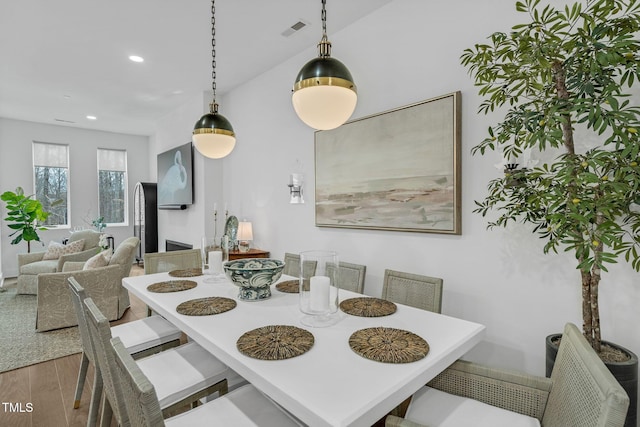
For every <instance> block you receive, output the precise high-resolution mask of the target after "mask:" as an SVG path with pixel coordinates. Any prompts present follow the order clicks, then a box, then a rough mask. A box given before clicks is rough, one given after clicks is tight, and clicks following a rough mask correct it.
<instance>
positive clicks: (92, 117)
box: [87, 116, 97, 120]
mask: <svg viewBox="0 0 640 427" xmlns="http://www.w3.org/2000/svg"><path fill="white" fill-rule="evenodd" d="M87 119H89V120H96V119H97V117H96V116H87Z"/></svg>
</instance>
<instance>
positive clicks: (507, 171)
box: [494, 148, 538, 187]
mask: <svg viewBox="0 0 640 427" xmlns="http://www.w3.org/2000/svg"><path fill="white" fill-rule="evenodd" d="M522 157H523V158H522V163H523V164H522V166H521V167H519V166H520V164H519V163H510V162H509V159H507V158H506V157H504V156H503V157H502V161H501V162H500V163H496V164H495V165H494V166H495V167H496V169H500V170H503V171H504V175H505V177H506V178H507V183H506V186H507V187H520V186H522V185H524V184H525V182H526V179H527V178H526V175H525V174H526V172H527V170H528V169H533V167H534V166H535V165H537V164H538V160H535V159H532V158H531V149H529V148H527V149H525V150H524V151H523V153H522ZM515 160H516V161H517V160H518V158H516V159H515Z"/></svg>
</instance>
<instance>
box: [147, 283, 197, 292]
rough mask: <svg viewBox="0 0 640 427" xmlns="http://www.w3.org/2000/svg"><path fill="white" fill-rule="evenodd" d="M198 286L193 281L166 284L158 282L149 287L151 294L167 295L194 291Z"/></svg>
mask: <svg viewBox="0 0 640 427" xmlns="http://www.w3.org/2000/svg"><path fill="white" fill-rule="evenodd" d="M196 286H198V284H197V283H196V282H194V281H193V280H167V281H166V282H158V283H154V284H152V285H149V286H147V290H148V291H149V292H157V293H161V294H163V293H167V292H180V291H186V290H189V289H193V288H195V287H196Z"/></svg>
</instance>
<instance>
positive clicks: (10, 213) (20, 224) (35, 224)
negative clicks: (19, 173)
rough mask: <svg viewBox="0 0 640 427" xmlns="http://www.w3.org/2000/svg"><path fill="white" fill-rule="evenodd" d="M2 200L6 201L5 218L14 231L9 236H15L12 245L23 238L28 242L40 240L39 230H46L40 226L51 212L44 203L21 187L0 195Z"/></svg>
mask: <svg viewBox="0 0 640 427" xmlns="http://www.w3.org/2000/svg"><path fill="white" fill-rule="evenodd" d="M0 200H2V201H4V202H5V203H6V208H7V217H6V218H5V219H4V220H5V221H7V222H8V223H9V224H8V226H9V228H10V229H12V230H15V231H13V233H11V234H9V237H14V236H15V237H14V238H13V240H12V241H11V244H12V245H17V244H18V243H20V242H22V241H23V240H24V241H25V242H27V243H29V242H31V241H34V240H35V241H40V237H39V236H38V230H46V228H45V227H42V226H39V224H41V223H43V222H44V221H46V220H47V217H48V216H49V214H48V213H47V212H45V211H44V210H43V208H42V204H41V203H40V202H39V201H38V200H35V199H33V195H30V196H25V194H24V190H23V189H22V188H21V187H18V188H16V191H15V192H13V191H5V192H4V193H2V195H0Z"/></svg>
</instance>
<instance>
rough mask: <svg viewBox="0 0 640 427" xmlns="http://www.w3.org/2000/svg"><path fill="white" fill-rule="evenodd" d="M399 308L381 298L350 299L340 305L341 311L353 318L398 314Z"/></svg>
mask: <svg viewBox="0 0 640 427" xmlns="http://www.w3.org/2000/svg"><path fill="white" fill-rule="evenodd" d="M397 309H398V307H397V306H396V305H395V304H394V303H392V302H391V301H387V300H383V299H380V298H368V297H359V298H349V299H346V300H344V301H342V302H341V303H340V310H342V311H344V312H345V313H347V314H351V315H352V316H360V317H381V316H388V315H390V314H393V313H395V312H396V310H397Z"/></svg>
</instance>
